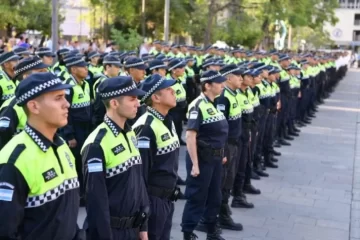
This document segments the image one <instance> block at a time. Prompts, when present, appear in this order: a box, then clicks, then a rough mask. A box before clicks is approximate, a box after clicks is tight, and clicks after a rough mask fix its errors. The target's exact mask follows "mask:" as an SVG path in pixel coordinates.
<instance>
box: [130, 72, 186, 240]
mask: <svg viewBox="0 0 360 240" xmlns="http://www.w3.org/2000/svg"><path fill="white" fill-rule="evenodd" d="M174 84H175V80H173V79H171V80H166V79H165V77H163V76H161V75H159V74H154V75H152V76H150V77H148V78H146V79H145V80H144V82H142V83H141V89H142V90H144V91H145V92H146V94H145V96H144V97H143V98H142V99H141V101H142V102H145V103H146V105H147V106H148V107H147V111H146V113H145V114H143V115H142V116H141V117H140V118H139V119H138V120H137V121H136V123H135V124H134V125H133V128H134V130H135V132H136V133H137V138H138V147H139V150H140V154H141V159H142V160H143V167H144V170H143V172H144V179H145V184H146V187H147V189H148V194H149V200H150V206H151V208H150V212H151V215H150V218H149V226H148V234H149V239H150V240H159V239H170V232H171V225H172V218H173V214H174V201H176V200H177V198H178V194H179V188H177V187H176V181H177V170H178V165H179V152H180V144H179V138H178V136H177V134H176V131H175V126H174V123H173V121H172V118H171V116H170V115H168V112H169V110H170V109H171V108H173V107H175V106H176V97H175V93H174V90H173V89H172V88H171V86H172V85H174Z"/></svg>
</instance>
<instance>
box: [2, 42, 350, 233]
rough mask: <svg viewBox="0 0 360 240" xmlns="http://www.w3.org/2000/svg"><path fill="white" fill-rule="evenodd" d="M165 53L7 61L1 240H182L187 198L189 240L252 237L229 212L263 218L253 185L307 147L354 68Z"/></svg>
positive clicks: (24, 56)
mask: <svg viewBox="0 0 360 240" xmlns="http://www.w3.org/2000/svg"><path fill="white" fill-rule="evenodd" d="M154 45H155V47H154V49H152V51H151V54H148V55H145V56H142V58H138V57H136V53H135V52H111V53H109V54H107V55H100V54H99V53H97V52H90V53H88V54H87V56H86V60H87V62H86V61H85V60H84V56H82V55H81V54H80V53H79V52H77V51H69V50H67V49H61V50H59V51H57V57H58V62H57V63H56V64H55V65H54V66H52V65H51V64H52V61H53V57H55V55H54V54H53V53H52V52H51V51H50V50H49V49H47V48H40V49H38V51H37V52H36V53H35V56H32V55H31V54H30V53H29V52H27V51H26V49H20V50H22V51H20V50H19V49H17V52H6V53H2V54H1V55H0V66H1V69H2V70H1V73H0V99H1V101H0V106H1V109H0V134H1V135H0V148H1V151H0V216H1V217H2V220H1V221H0V239H37V240H42V239H44V240H45V239H46V240H48V239H53V240H57V239H58V240H60V239H61V240H72V239H85V238H86V239H96V240H99V239H101V240H105V239H106V240H107V239H114V240H115V239H119V240H120V239H129V240H131V239H142V240H144V239H150V240H152V239H154V240H155V239H156V240H159V239H161V240H165V239H170V234H171V227H172V218H173V213H174V202H175V201H177V200H178V199H185V200H186V203H185V207H184V210H183V215H182V223H181V227H182V232H183V239H185V240H192V239H197V236H196V235H195V234H194V230H198V231H204V232H206V233H207V239H208V240H213V239H214V240H219V239H220V240H221V239H224V238H222V237H221V232H222V229H230V230H236V231H240V230H242V229H243V226H242V225H241V224H240V223H235V222H234V221H233V219H232V217H231V214H232V211H231V208H230V207H232V208H253V207H254V205H253V204H252V203H250V202H248V201H247V198H246V195H245V194H260V193H261V191H260V190H259V189H257V188H256V187H255V186H254V185H253V184H252V182H251V180H252V179H260V178H262V177H268V176H269V174H268V173H266V169H267V168H277V167H278V165H277V163H276V162H277V161H278V159H276V158H275V156H279V155H281V153H280V152H278V151H276V150H275V149H274V147H281V146H286V145H290V142H289V141H291V140H294V137H296V136H299V132H300V129H299V127H302V126H305V125H307V124H310V123H311V118H313V117H314V116H315V112H316V111H317V105H318V104H321V103H322V102H323V99H325V98H327V97H328V96H329V95H330V93H331V92H332V91H333V90H334V87H335V86H336V84H337V83H338V81H339V80H341V79H342V78H343V77H344V76H345V74H346V70H347V68H346V66H341V67H339V68H336V66H335V61H336V60H337V59H338V57H341V55H342V53H339V54H336V55H335V54H325V53H316V54H314V53H304V54H297V55H292V56H289V55H286V54H283V53H279V52H276V51H270V52H267V53H261V52H250V51H245V50H243V49H235V50H232V51H229V52H227V51H225V50H224V49H217V48H214V47H211V46H210V47H208V48H206V49H205V50H204V49H197V48H194V47H185V46H181V47H180V46H177V45H173V46H171V47H170V46H168V45H166V44H165V45H164V44H162V43H161V42H155V44H154ZM19 60H20V61H19ZM184 122H185V123H186V124H187V126H186V133H185V138H184V140H183V139H182V130H183V129H182V128H183V123H184ZM181 145H186V149H187V151H186V157H185V161H186V170H187V178H186V181H184V180H181V179H180V178H179V176H178V165H179V153H180V146H181ZM182 184H185V185H186V188H185V192H184V194H183V193H182V192H181V190H180V188H179V187H178V186H179V185H182ZM231 195H232V196H233V198H232V200H231V202H230V199H231ZM79 205H82V206H85V207H86V211H87V218H86V220H85V223H84V226H83V229H80V228H79V227H78V226H77V217H78V208H79Z"/></svg>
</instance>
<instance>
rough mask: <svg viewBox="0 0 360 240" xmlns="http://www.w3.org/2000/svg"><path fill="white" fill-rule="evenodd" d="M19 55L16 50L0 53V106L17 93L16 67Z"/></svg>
mask: <svg viewBox="0 0 360 240" xmlns="http://www.w3.org/2000/svg"><path fill="white" fill-rule="evenodd" d="M18 60H19V56H17V55H15V54H14V52H6V53H3V54H1V55H0V66H1V68H2V71H1V72H0V106H1V105H2V104H3V103H4V102H5V101H6V100H7V99H10V98H11V97H13V96H14V95H15V88H16V85H15V79H14V77H15V73H14V67H15V66H16V64H17V63H18Z"/></svg>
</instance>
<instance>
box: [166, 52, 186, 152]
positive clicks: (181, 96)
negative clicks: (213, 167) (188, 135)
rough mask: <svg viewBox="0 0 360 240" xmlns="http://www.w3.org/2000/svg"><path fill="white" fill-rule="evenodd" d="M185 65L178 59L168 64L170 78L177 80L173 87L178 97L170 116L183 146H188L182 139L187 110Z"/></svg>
mask: <svg viewBox="0 0 360 240" xmlns="http://www.w3.org/2000/svg"><path fill="white" fill-rule="evenodd" d="M185 65H186V63H185V62H184V61H182V60H181V59H177V58H176V59H174V60H172V61H170V62H169V64H168V70H169V72H170V76H169V78H172V79H174V80H176V83H175V84H174V85H173V86H172V88H173V89H174V91H175V95H176V107H175V108H173V109H171V110H170V112H169V114H170V115H171V116H172V118H173V120H174V124H175V129H176V133H177V135H178V137H179V139H180V144H181V145H186V143H185V142H184V141H183V140H182V139H181V135H182V129H183V127H182V123H183V119H184V109H185V108H186V90H185V88H184V84H185V83H186V82H185V81H184V79H183V75H184V72H185Z"/></svg>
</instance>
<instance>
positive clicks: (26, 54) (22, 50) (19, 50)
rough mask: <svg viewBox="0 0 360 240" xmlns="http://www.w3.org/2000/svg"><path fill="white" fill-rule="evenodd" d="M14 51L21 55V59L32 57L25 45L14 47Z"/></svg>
mask: <svg viewBox="0 0 360 240" xmlns="http://www.w3.org/2000/svg"><path fill="white" fill-rule="evenodd" d="M14 53H15V54H16V55H18V56H19V57H20V59H24V58H28V57H30V54H31V53H30V52H29V51H28V50H27V49H26V48H24V47H17V48H15V49H14Z"/></svg>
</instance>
